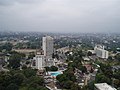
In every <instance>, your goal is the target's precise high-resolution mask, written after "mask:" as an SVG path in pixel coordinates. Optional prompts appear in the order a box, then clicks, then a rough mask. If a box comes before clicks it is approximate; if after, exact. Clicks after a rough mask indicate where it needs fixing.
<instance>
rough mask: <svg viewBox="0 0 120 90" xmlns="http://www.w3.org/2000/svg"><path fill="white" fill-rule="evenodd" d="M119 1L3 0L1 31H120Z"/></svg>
mask: <svg viewBox="0 0 120 90" xmlns="http://www.w3.org/2000/svg"><path fill="white" fill-rule="evenodd" d="M119 3H120V0H0V5H1V6H0V30H14V31H25V30H26V31H48V32H57V31H58V32H65V31H66V32H73V31H74V32H120V31H119V29H120V12H119V9H120V5H119Z"/></svg>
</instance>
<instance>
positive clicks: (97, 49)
mask: <svg viewBox="0 0 120 90" xmlns="http://www.w3.org/2000/svg"><path fill="white" fill-rule="evenodd" d="M94 51H95V53H96V55H97V56H98V57H100V58H103V59H107V58H108V51H107V50H105V49H104V46H101V45H96V46H95V48H94Z"/></svg>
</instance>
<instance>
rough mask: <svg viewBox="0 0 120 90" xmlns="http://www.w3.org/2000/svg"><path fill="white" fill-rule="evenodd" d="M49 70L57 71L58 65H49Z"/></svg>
mask: <svg viewBox="0 0 120 90" xmlns="http://www.w3.org/2000/svg"><path fill="white" fill-rule="evenodd" d="M50 70H51V71H57V70H58V67H56V66H51V67H50Z"/></svg>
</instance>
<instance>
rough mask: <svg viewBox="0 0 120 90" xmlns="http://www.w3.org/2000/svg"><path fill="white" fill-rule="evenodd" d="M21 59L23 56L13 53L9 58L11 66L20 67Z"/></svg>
mask: <svg viewBox="0 0 120 90" xmlns="http://www.w3.org/2000/svg"><path fill="white" fill-rule="evenodd" d="M20 60H21V56H20V55H19V54H13V55H11V56H10V59H9V61H8V62H9V66H10V67H11V68H13V69H17V68H19V67H20Z"/></svg>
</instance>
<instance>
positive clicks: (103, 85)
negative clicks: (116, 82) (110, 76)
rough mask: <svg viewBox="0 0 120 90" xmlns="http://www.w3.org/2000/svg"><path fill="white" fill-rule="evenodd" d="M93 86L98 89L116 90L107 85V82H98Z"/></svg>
mask: <svg viewBox="0 0 120 90" xmlns="http://www.w3.org/2000/svg"><path fill="white" fill-rule="evenodd" d="M95 87H96V88H97V89H98V90H117V89H115V88H113V87H111V86H110V85H108V84H107V83H98V84H95Z"/></svg>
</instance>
